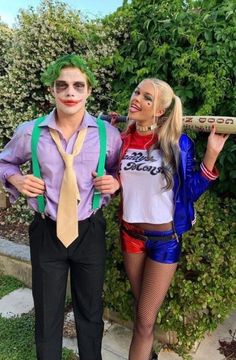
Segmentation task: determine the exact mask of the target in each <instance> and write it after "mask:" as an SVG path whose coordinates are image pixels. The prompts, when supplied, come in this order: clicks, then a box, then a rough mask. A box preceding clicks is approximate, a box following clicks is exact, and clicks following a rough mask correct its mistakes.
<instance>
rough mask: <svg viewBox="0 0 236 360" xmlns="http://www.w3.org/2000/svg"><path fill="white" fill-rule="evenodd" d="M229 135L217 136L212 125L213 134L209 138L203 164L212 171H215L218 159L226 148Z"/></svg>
mask: <svg viewBox="0 0 236 360" xmlns="http://www.w3.org/2000/svg"><path fill="white" fill-rule="evenodd" d="M228 137H229V134H227V135H226V134H216V127H215V125H212V129H211V133H210V135H209V136H208V141H207V149H206V153H205V156H204V159H203V163H204V165H205V166H206V168H207V169H208V170H210V171H212V170H213V168H214V165H215V162H216V160H217V157H218V155H219V153H220V152H221V150H222V149H223V147H224V144H225V142H226V140H227V139H228Z"/></svg>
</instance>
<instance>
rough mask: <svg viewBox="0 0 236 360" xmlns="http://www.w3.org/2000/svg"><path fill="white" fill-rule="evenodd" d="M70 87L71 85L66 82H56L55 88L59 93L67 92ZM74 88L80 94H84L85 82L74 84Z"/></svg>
mask: <svg viewBox="0 0 236 360" xmlns="http://www.w3.org/2000/svg"><path fill="white" fill-rule="evenodd" d="M68 86H69V84H68V83H67V82H66V81H62V80H56V82H55V88H56V92H57V93H60V92H61V91H64V90H66V89H67V88H68ZM73 88H74V89H75V90H76V91H78V92H80V93H81V92H84V89H85V83H84V82H83V81H76V82H75V83H73Z"/></svg>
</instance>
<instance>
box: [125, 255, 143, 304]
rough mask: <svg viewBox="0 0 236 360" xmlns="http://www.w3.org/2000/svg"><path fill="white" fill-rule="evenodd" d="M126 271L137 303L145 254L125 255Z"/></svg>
mask: <svg viewBox="0 0 236 360" xmlns="http://www.w3.org/2000/svg"><path fill="white" fill-rule="evenodd" d="M123 256H124V265H125V271H126V274H127V276H128V279H129V282H130V286H131V290H132V293H133V295H134V297H135V301H136V303H137V301H138V298H139V294H140V289H141V285H142V278H143V269H144V264H145V259H146V256H147V255H146V254H145V253H127V252H124V253H123Z"/></svg>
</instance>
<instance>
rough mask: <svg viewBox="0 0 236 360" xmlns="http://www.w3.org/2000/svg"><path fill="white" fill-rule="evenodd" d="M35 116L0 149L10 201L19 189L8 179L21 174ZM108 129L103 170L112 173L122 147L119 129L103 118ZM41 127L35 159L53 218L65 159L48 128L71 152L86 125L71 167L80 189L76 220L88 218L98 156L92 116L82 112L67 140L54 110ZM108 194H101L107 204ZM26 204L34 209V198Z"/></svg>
mask: <svg viewBox="0 0 236 360" xmlns="http://www.w3.org/2000/svg"><path fill="white" fill-rule="evenodd" d="M34 123H35V120H32V121H27V122H25V123H23V124H21V125H20V126H19V127H18V128H17V129H16V132H15V134H14V135H13V137H12V139H11V141H10V142H9V143H8V144H7V145H6V146H5V148H4V150H3V151H2V152H1V153H0V181H2V183H3V185H4V186H5V188H6V189H7V190H8V192H9V193H10V201H11V202H14V201H15V200H16V199H17V197H18V196H19V193H18V191H17V189H16V188H15V187H14V186H12V185H11V184H10V183H9V182H8V181H7V179H8V178H9V177H10V176H11V175H14V174H21V170H20V167H19V166H20V165H21V164H24V163H25V162H27V161H30V160H31V135H32V130H33V126H34ZM105 125H106V131H107V151H106V154H107V156H106V164H105V169H106V174H110V175H113V176H114V175H115V174H116V171H117V166H118V157H119V151H120V147H121V138H120V134H119V131H118V130H117V129H116V128H115V127H113V126H111V125H110V124H109V123H107V122H105ZM40 127H41V128H42V131H41V135H40V138H39V142H38V161H39V165H40V169H41V176H42V179H43V180H44V182H45V188H46V190H45V200H46V208H45V214H46V215H48V216H49V217H50V218H52V219H53V220H56V214H57V205H58V199H59V193H60V187H61V182H62V177H63V174H64V168H65V165H64V161H63V159H62V157H61V155H60V154H59V152H58V149H57V146H56V144H55V143H54V141H53V140H52V138H51V135H50V132H49V128H51V129H56V130H57V131H58V133H59V136H60V139H61V142H62V146H63V148H64V150H65V152H67V153H72V150H73V146H74V143H75V140H76V138H77V136H78V132H79V131H80V130H81V129H82V128H85V127H87V128H88V131H87V135H86V138H85V140H84V144H83V147H82V149H81V151H80V153H79V154H78V155H77V156H75V158H74V169H75V172H76V176H77V183H78V187H79V191H80V196H81V201H80V203H79V206H78V220H84V219H86V218H88V217H89V216H90V215H91V214H92V213H93V210H92V196H93V191H94V187H93V177H92V172H93V171H96V168H97V165H98V157H99V148H100V146H99V134H98V126H97V123H96V119H95V117H93V116H91V115H90V114H89V113H87V112H85V115H84V118H83V121H82V123H81V125H80V127H79V128H78V131H77V132H76V133H74V134H73V135H72V136H71V138H70V139H69V140H68V141H66V140H65V139H64V137H63V135H62V133H61V131H60V129H59V128H58V126H57V124H56V120H55V110H53V111H52V112H51V113H50V114H49V115H47V116H46V118H45V120H44V121H43V122H42V123H41V124H40ZM109 199H110V196H109V195H102V201H101V204H102V205H107V203H108V201H109ZM28 204H29V206H30V207H31V208H33V209H34V210H36V211H37V201H36V198H28Z"/></svg>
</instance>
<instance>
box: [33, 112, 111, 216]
mask: <svg viewBox="0 0 236 360" xmlns="http://www.w3.org/2000/svg"><path fill="white" fill-rule="evenodd" d="M44 119H45V116H42V117H40V118H38V119H37V120H36V121H35V124H34V128H33V132H32V138H31V152H32V170H33V174H34V176H36V177H38V178H41V173H40V167H39V162H38V156H37V147H38V141H39V137H40V133H41V130H42V128H41V127H40V126H38V125H39V124H40V123H41V122H42V121H43V120H44ZM97 124H98V131H99V142H100V153H99V160H98V166H97V176H102V175H103V174H104V171H105V161H106V148H107V137H106V126H105V124H104V122H103V120H101V119H100V117H98V118H97ZM100 200H101V192H100V191H96V190H94V193H93V200H92V209H93V210H96V209H98V208H99V205H100ZM37 203H38V210H39V212H40V213H44V209H45V199H44V197H43V195H39V196H37Z"/></svg>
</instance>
